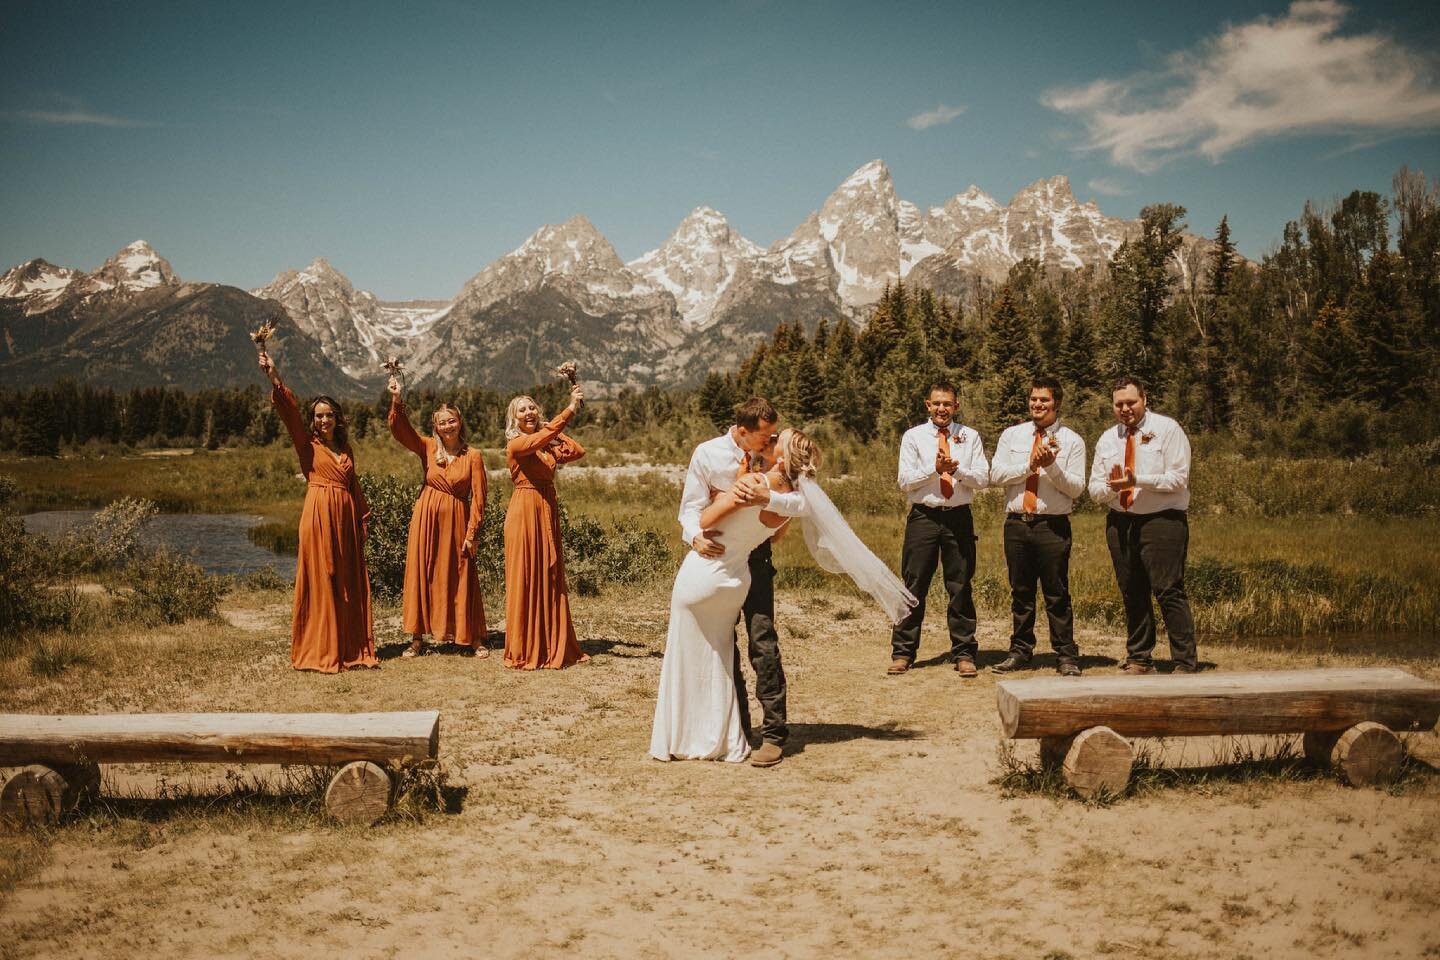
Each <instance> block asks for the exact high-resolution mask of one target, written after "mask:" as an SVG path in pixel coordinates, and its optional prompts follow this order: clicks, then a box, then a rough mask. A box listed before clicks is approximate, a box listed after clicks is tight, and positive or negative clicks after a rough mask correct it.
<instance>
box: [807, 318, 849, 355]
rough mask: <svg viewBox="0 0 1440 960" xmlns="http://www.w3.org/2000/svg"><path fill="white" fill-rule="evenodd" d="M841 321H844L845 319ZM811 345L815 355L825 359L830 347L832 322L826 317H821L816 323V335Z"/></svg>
mask: <svg viewBox="0 0 1440 960" xmlns="http://www.w3.org/2000/svg"><path fill="white" fill-rule="evenodd" d="M840 322H841V323H844V322H845V321H843V320H842V321H840ZM810 345H811V347H812V348H814V350H815V356H816V357H818V358H820V359H822V360H823V359H824V358H825V355H826V352H827V351H828V350H829V348H830V324H829V323H828V322H826V320H825V318H824V317H821V318H820V320H819V322H817V323H816V324H815V336H814V337H813V338H811V340H810Z"/></svg>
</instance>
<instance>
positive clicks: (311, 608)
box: [270, 387, 380, 673]
mask: <svg viewBox="0 0 1440 960" xmlns="http://www.w3.org/2000/svg"><path fill="white" fill-rule="evenodd" d="M270 402H271V403H273V404H274V405H275V411H276V412H277V413H278V414H279V415H280V419H281V421H282V422H284V424H285V429H286V430H288V431H290V442H291V443H293V444H294V445H295V452H296V453H297V454H299V455H300V472H301V473H303V474H304V475H305V482H306V488H305V506H304V507H303V508H302V509H301V511H300V553H299V556H298V558H297V560H296V564H295V605H294V609H293V612H292V615H291V621H290V663H291V665H292V666H294V667H295V669H296V670H318V671H319V672H321V673H338V672H340V671H341V670H348V669H350V668H352V667H378V666H380V661H379V660H377V659H375V635H374V632H373V630H372V629H371V625H370V577H369V575H368V574H367V573H366V571H365V529H366V525H367V524H368V523H369V522H370V505H369V504H368V503H366V502H365V494H364V493H363V492H361V490H360V482H359V480H358V479H357V478H356V476H355V462H354V461H353V460H352V459H351V458H350V456H349V454H345V453H335V452H332V451H331V450H330V448H329V447H327V446H325V444H323V443H321V442H320V441H319V440H317V439H315V438H314V437H312V436H311V435H310V431H309V430H307V429H306V428H305V424H304V422H303V421H302V419H301V415H300V406H299V404H297V403H296V402H295V395H294V394H293V393H291V392H290V390H289V388H288V387H276V388H275V389H274V390H272V391H271V393H270Z"/></svg>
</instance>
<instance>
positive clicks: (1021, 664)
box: [990, 653, 1030, 673]
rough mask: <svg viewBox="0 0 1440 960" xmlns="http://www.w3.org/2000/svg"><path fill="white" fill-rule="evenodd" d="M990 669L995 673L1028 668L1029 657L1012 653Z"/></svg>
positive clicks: (1012, 671)
mask: <svg viewBox="0 0 1440 960" xmlns="http://www.w3.org/2000/svg"><path fill="white" fill-rule="evenodd" d="M990 669H991V670H993V671H994V672H995V673H1014V672H1016V671H1017V670H1029V669H1030V658H1029V657H1021V656H1019V655H1018V654H1014V653H1012V654H1010V656H1008V657H1006V658H1005V659H1004V660H1001V661H1000V662H999V663H997V664H995V666H993V667H991V668H990Z"/></svg>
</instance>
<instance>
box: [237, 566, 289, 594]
mask: <svg viewBox="0 0 1440 960" xmlns="http://www.w3.org/2000/svg"><path fill="white" fill-rule="evenodd" d="M240 583H241V585H242V586H243V587H245V589H247V590H288V589H290V588H291V587H292V586H294V584H293V583H291V582H290V581H289V580H286V579H285V578H284V577H282V576H280V574H278V573H276V572H275V568H274V567H261V568H260V569H259V570H251V571H250V572H249V573H247V574H245V576H243V577H241V578H240Z"/></svg>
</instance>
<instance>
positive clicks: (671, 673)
mask: <svg viewBox="0 0 1440 960" xmlns="http://www.w3.org/2000/svg"><path fill="white" fill-rule="evenodd" d="M819 466H820V450H819V448H818V447H816V445H815V442H814V441H813V440H811V439H810V438H809V437H808V436H806V435H805V434H803V433H801V432H800V431H799V430H793V429H792V430H783V431H781V433H780V436H779V438H778V439H777V440H776V442H775V465H774V466H773V467H771V469H770V470H769V472H768V473H766V474H765V475H764V476H765V480H766V482H767V483H768V484H769V486H770V488H771V490H774V491H780V492H785V493H788V492H791V491H798V492H799V493H800V494H801V498H802V501H803V504H804V509H803V511H802V512H801V513H800V515H799V517H798V518H797V520H798V521H799V522H801V523H802V524H803V525H804V530H805V543H806V545H807V546H808V547H809V548H810V553H811V554H812V555H813V556H814V557H815V560H816V562H817V563H819V564H820V566H821V567H823V568H825V569H826V570H828V571H830V572H831V573H845V574H847V575H848V576H849V577H850V578H851V579H852V580H854V581H855V583H856V585H857V586H859V587H860V588H861V589H862V590H865V591H866V592H867V593H869V594H870V595H871V596H872V597H874V598H875V599H876V601H877V602H879V604H880V605H881V606H882V607H883V608H884V610H885V612H886V614H887V615H888V616H889V617H890V619H891V621H892V622H899V621H900V619H901V618H902V617H904V616H905V614H906V613H907V612H909V609H910V608H911V607H912V606H914V605H915V598H914V597H913V596H911V595H910V592H909V591H908V590H906V589H905V585H904V584H903V583H901V582H900V580H899V578H897V577H896V576H895V575H894V574H893V573H891V572H890V568H889V567H887V566H886V565H885V564H884V563H883V562H882V561H881V560H880V559H879V558H878V557H876V556H875V555H874V554H873V553H871V552H870V550H869V549H868V548H867V547H866V546H865V545H864V544H863V543H861V542H860V538H859V537H857V536H855V534H854V532H853V531H852V530H851V529H850V526H849V524H847V523H846V522H845V519H844V517H842V516H841V515H840V511H838V510H837V509H835V505H834V504H833V503H831V502H830V498H829V497H828V496H826V495H825V491H824V490H822V489H820V485H819V484H818V483H816V482H815V473H816V470H817V469H818V467H819ZM787 522H789V521H788V520H787V519H786V518H783V517H780V516H779V515H777V514H774V513H771V512H770V511H768V510H764V509H762V508H761V507H758V506H748V505H746V504H744V503H742V502H740V501H739V500H738V499H736V498H735V496H734V495H733V494H732V493H730V492H729V491H726V492H723V493H720V494H719V495H718V496H716V497H715V499H714V500H713V501H711V503H710V505H709V506H708V507H706V508H705V511H704V513H702V514H701V517H700V523H701V526H702V527H703V528H704V529H706V530H709V529H711V528H716V529H718V530H720V531H721V532H722V534H723V538H724V543H725V552H724V554H722V555H721V556H719V557H714V558H707V557H702V556H701V555H700V554H698V553H696V552H695V551H694V550H691V551H690V552H689V553H688V554H687V555H686V556H685V560H684V562H682V563H681V564H680V572H679V573H678V574H676V576H675V587H674V589H673V590H672V591H671V593H670V630H669V634H668V636H667V637H666V640H665V660H664V662H663V664H662V665H661V667H660V692H659V697H658V699H657V700H656V703H655V726H654V730H653V731H652V733H651V735H650V755H651V756H652V757H654V758H656V759H657V760H671V759H675V760H727V761H730V762H732V763H738V762H739V761H741V760H744V759H745V758H746V757H747V756H748V755H749V754H750V745H749V744H748V743H747V742H746V741H745V736H744V734H743V733H742V730H741V725H740V711H741V710H742V709H744V706H743V705H742V704H741V703H740V702H739V698H738V695H737V693H736V690H735V673H734V660H735V621H736V618H737V617H738V616H739V614H740V608H741V607H742V606H743V605H744V603H745V594H746V593H747V592H748V591H749V589H750V569H749V567H748V565H747V564H746V558H747V557H748V555H749V553H750V551H751V550H753V549H754V548H755V547H757V546H759V545H760V544H761V543H763V542H764V541H765V540H767V539H769V538H770V537H771V536H773V535H774V534H775V532H776V530H777V529H778V528H779V527H781V526H783V525H784V524H786V523H787Z"/></svg>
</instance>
